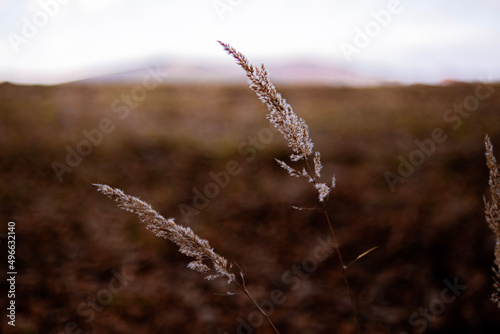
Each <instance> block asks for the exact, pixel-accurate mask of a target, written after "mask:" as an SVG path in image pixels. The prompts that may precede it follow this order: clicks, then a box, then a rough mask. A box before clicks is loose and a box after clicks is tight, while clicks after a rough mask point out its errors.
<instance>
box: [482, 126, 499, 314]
mask: <svg viewBox="0 0 500 334" xmlns="http://www.w3.org/2000/svg"><path fill="white" fill-rule="evenodd" d="M484 143H485V146H486V165H487V166H488V169H489V171H490V179H489V185H490V193H491V202H488V201H487V200H486V198H485V199H484V206H485V216H486V222H487V223H488V225H489V227H490V228H491V230H492V231H493V233H495V236H496V239H497V242H496V246H495V267H493V280H494V283H493V287H494V289H495V291H494V292H493V295H492V297H491V300H492V301H493V302H494V303H496V304H497V306H498V307H499V308H500V213H499V212H500V211H499V207H500V171H499V166H498V164H497V161H496V159H495V156H494V154H493V144H492V143H491V140H490V137H488V135H486V137H485V139H484Z"/></svg>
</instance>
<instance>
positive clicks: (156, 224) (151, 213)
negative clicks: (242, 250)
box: [94, 184, 279, 334]
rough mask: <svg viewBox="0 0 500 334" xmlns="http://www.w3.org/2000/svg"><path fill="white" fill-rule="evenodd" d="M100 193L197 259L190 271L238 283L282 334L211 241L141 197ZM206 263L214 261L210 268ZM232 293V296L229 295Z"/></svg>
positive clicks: (114, 190) (101, 189)
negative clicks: (161, 213) (168, 216)
mask: <svg viewBox="0 0 500 334" xmlns="http://www.w3.org/2000/svg"><path fill="white" fill-rule="evenodd" d="M94 186H96V187H97V191H99V192H100V193H102V194H104V195H106V196H107V197H109V198H110V199H112V200H114V201H115V202H117V203H118V207H120V208H121V209H123V210H125V211H128V212H131V213H135V214H136V215H137V216H139V220H140V222H141V223H144V224H146V228H147V229H148V230H150V231H152V232H153V233H154V234H155V235H156V236H157V237H161V238H165V239H167V240H170V241H172V242H173V243H175V244H176V245H177V246H179V252H181V253H182V254H185V255H187V256H189V257H193V258H195V261H192V262H190V263H189V264H188V268H189V269H192V270H195V271H198V272H201V273H203V274H207V276H206V277H205V279H208V280H214V279H216V278H219V277H225V278H227V280H228V281H227V283H228V284H229V283H231V282H234V283H235V284H236V285H237V286H238V288H239V289H240V290H241V291H242V292H243V293H244V294H245V295H246V296H247V297H248V298H249V299H250V300H251V301H252V303H253V304H254V305H255V306H256V307H257V309H258V310H259V312H261V313H262V314H263V315H264V317H265V318H266V319H267V321H268V322H269V324H270V325H271V327H272V328H273V330H274V331H275V332H276V333H278V334H279V332H278V330H277V329H276V327H275V326H274V324H273V322H272V321H271V319H270V318H269V316H268V315H267V314H266V312H265V311H264V310H263V309H262V308H261V307H260V306H259V304H258V303H257V302H256V301H255V299H254V298H253V297H252V295H251V294H250V291H249V290H248V288H247V286H246V283H245V279H244V274H243V272H242V271H241V268H240V267H239V266H238V268H239V269H240V274H239V275H240V277H241V278H240V280H241V281H240V280H238V279H236V276H235V275H234V274H233V273H232V272H231V268H232V265H231V264H230V263H229V262H228V260H226V259H225V258H224V257H222V256H221V255H219V254H217V253H216V252H215V251H214V250H213V248H212V247H210V244H209V243H208V241H207V240H205V239H202V238H200V237H198V236H197V235H196V234H195V233H194V232H193V230H191V229H190V228H189V227H184V226H180V225H177V224H176V223H175V220H174V219H173V218H169V219H165V218H164V217H163V216H161V215H160V214H159V213H158V212H156V211H155V210H153V208H151V205H149V204H147V203H146V202H144V201H142V200H140V199H139V198H137V197H134V196H130V195H127V194H125V193H124V192H123V191H121V190H120V189H117V188H112V187H110V186H108V185H105V184H94ZM206 262H211V266H208V265H207V264H206ZM228 294H231V293H229V292H228Z"/></svg>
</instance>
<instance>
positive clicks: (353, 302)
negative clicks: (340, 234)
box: [305, 159, 361, 334]
mask: <svg viewBox="0 0 500 334" xmlns="http://www.w3.org/2000/svg"><path fill="white" fill-rule="evenodd" d="M305 162H306V166H307V170H308V172H309V175H310V176H311V178H312V180H313V183H316V178H315V176H314V174H313V172H312V169H311V165H310V164H309V161H308V160H307V159H305ZM329 198H330V194H328V197H327V199H326V201H324V202H323V203H322V207H321V209H322V211H323V215H324V216H325V219H326V222H327V223H328V228H329V230H330V234H331V235H332V239H333V243H334V244H335V251H336V253H337V257H338V259H339V262H340V266H341V269H342V276H343V278H344V283H345V287H346V289H347V292H348V294H349V297H350V298H351V304H352V309H353V313H354V322H355V323H356V330H357V332H358V333H359V334H361V325H360V322H359V315H358V309H357V307H356V300H355V299H354V295H353V293H352V290H351V286H350V284H349V276H348V275H347V267H346V266H345V264H344V259H343V257H342V253H341V252H340V246H339V243H338V241H337V237H336V236H335V231H334V230H333V225H332V221H331V220H330V216H329V215H328V211H327V210H326V205H327V203H328V199H329Z"/></svg>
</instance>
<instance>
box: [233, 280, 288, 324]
mask: <svg viewBox="0 0 500 334" xmlns="http://www.w3.org/2000/svg"><path fill="white" fill-rule="evenodd" d="M235 282H236V284H237V285H238V288H239V289H240V290H241V291H242V292H243V293H244V294H245V295H246V296H247V297H248V298H249V299H250V300H251V301H252V303H253V304H254V305H255V307H257V309H258V310H259V312H260V313H262V315H263V316H264V317H265V318H266V319H267V322H268V323H269V324H270V325H271V327H272V328H273V330H274V332H275V333H276V334H280V332H279V331H278V329H277V328H276V326H274V323H273V322H272V320H271V318H269V316H268V315H267V313H266V312H265V311H264V310H263V309H262V307H260V305H259V304H258V303H257V302H256V301H255V299H254V298H253V297H252V295H251V294H250V291H248V289H247V286H246V284H245V279H244V278H243V276H242V282H241V283H240V282H238V281H237V280H235Z"/></svg>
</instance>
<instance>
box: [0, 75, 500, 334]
mask: <svg viewBox="0 0 500 334" xmlns="http://www.w3.org/2000/svg"><path fill="white" fill-rule="evenodd" d="M133 87H134V86H126V85H109V86H105V85H103V86H98V85H63V86H55V87H28V86H24V87H18V86H13V85H8V84H4V85H1V86H0V138H1V139H0V161H1V168H0V173H1V174H0V175H1V178H0V180H1V183H0V196H1V198H0V203H1V212H0V218H1V219H0V221H1V226H2V228H1V229H0V233H6V231H7V222H8V221H14V222H16V224H17V225H16V232H17V240H16V241H17V258H16V261H17V262H16V265H17V271H18V276H17V282H16V284H17V285H16V288H17V291H16V307H17V309H16V311H17V318H16V327H15V330H14V331H13V330H12V328H11V327H10V326H8V325H7V320H6V318H5V314H4V312H5V311H2V322H1V328H2V331H3V332H4V333H5V332H7V333H11V332H12V333H53V334H56V333H217V334H219V333H220V334H222V333H238V326H239V324H240V322H241V319H244V320H245V321H249V320H248V317H249V315H251V314H252V312H254V311H255V309H254V308H253V306H252V305H251V304H250V303H249V301H248V300H247V299H246V297H245V296H243V295H235V296H225V295H220V294H224V293H225V292H226V291H228V290H229V291H233V292H237V291H236V289H235V287H234V286H232V285H229V286H228V285H227V284H226V282H225V281H224V280H216V281H207V280H204V279H203V275H201V274H199V273H197V272H193V271H191V270H189V269H187V268H186V264H187V263H188V262H189V259H188V258H186V257H185V256H183V255H180V254H179V253H178V252H177V249H176V247H175V246H174V245H173V244H171V243H169V242H168V241H166V240H163V239H159V238H156V237H154V236H153V235H152V233H150V232H149V231H147V230H145V229H144V227H143V226H141V225H139V224H138V219H137V217H135V216H134V215H132V214H130V213H127V212H124V211H122V210H120V209H119V208H117V207H116V206H115V205H114V203H113V202H111V201H110V200H108V199H106V198H104V197H103V196H102V195H101V194H98V193H97V192H96V191H95V188H94V187H93V186H91V183H106V184H109V185H111V186H115V187H119V188H121V189H122V190H124V191H125V192H126V193H128V194H131V195H134V196H139V197H140V198H141V199H143V200H145V201H147V202H148V203H150V204H151V205H152V206H153V207H154V208H155V209H157V210H158V211H159V212H160V213H161V214H162V215H164V216H165V217H175V218H176V219H177V222H178V223H180V224H184V225H186V226H190V227H191V228H192V229H193V230H194V231H195V232H196V233H197V234H199V235H200V236H201V237H203V238H206V239H208V240H209V241H210V243H211V245H212V246H213V247H215V249H216V250H217V251H218V252H219V253H220V254H222V255H223V256H225V257H227V258H228V259H230V260H233V261H236V262H237V263H238V264H239V265H240V266H241V267H242V268H243V270H244V272H245V273H246V276H245V277H246V281H247V284H248V286H249V289H250V290H251V291H252V292H253V294H254V296H255V297H256V298H257V299H258V300H266V299H269V298H270V294H271V293H272V291H273V290H275V289H279V290H281V291H283V293H284V296H285V298H286V299H285V301H284V302H283V303H282V304H280V305H276V306H275V308H274V310H273V313H272V315H271V318H272V319H273V320H274V322H275V324H276V325H277V327H278V328H279V329H280V330H281V332H282V333H353V326H352V314H351V312H352V310H351V307H350V303H349V298H348V295H347V294H346V292H345V289H344V284H343V280H342V276H341V271H340V268H339V264H338V261H337V259H336V257H335V256H333V255H332V256H330V257H329V258H328V259H326V260H325V261H323V262H320V263H318V267H317V268H315V269H314V270H311V272H310V273H308V275H307V277H305V276H304V277H303V279H300V280H299V279H297V277H298V276H297V277H295V280H294V282H295V283H294V284H291V283H290V282H287V281H286V280H284V279H283V275H285V274H286V273H287V272H288V274H289V273H290V272H289V271H290V270H291V268H293V266H294V265H295V266H301V265H304V264H305V263H308V262H307V258H308V257H310V256H312V253H313V251H314V249H315V247H317V245H318V241H317V238H318V237H321V238H326V237H327V236H328V228H327V225H326V222H325V221H324V220H323V219H322V216H321V214H320V212H316V211H297V210H294V209H292V208H291V206H292V205H296V206H302V207H313V206H315V205H316V194H315V192H314V189H312V187H311V185H310V184H307V183H304V180H302V179H295V178H290V177H289V176H288V175H287V173H286V172H285V171H284V170H282V169H280V168H279V166H277V164H276V163H275V162H274V159H273V158H275V157H277V158H281V159H283V160H285V159H287V156H288V155H289V153H290V151H289V149H288V148H287V147H286V144H285V143H284V140H283V139H282V138H281V137H280V136H279V135H278V134H276V133H275V134H274V135H273V136H272V137H269V136H268V137H262V135H264V134H269V133H271V132H270V131H269V130H263V129H266V128H269V125H268V123H267V121H266V119H265V116H264V115H265V113H266V109H265V106H264V105H262V104H261V102H260V101H258V99H257V98H256V97H255V96H254V94H253V92H251V91H250V90H249V89H248V88H247V87H243V86H241V87H239V86H238V87H236V86H223V85H220V86H218V85H211V86H203V85H172V86H162V87H158V88H156V89H154V90H151V91H149V92H148V95H147V97H146V98H145V99H144V100H143V101H139V102H137V105H135V104H133V105H132V106H133V107H134V108H132V107H128V109H129V111H128V114H127V113H126V108H125V107H124V106H125V104H124V103H123V102H120V101H119V100H118V101H119V102H116V101H117V99H120V98H125V97H124V96H125V95H130V94H131V93H132V92H133ZM477 87H478V85H477V84H463V85H454V86H444V87H432V86H409V87H380V88H362V89H361V88H359V89H351V88H325V87H284V88H280V87H278V89H280V90H281V91H282V93H283V95H284V97H285V98H286V99H287V101H288V102H289V103H290V104H291V105H292V106H293V107H294V110H295V111H296V112H297V113H298V114H299V115H300V116H302V117H303V118H305V119H306V121H307V123H308V124H309V128H310V131H311V136H312V138H313V141H314V142H315V143H316V148H317V149H318V150H319V151H320V152H321V153H322V159H323V162H324V165H325V170H324V173H323V174H324V175H325V177H327V178H328V177H329V176H330V175H331V174H335V175H336V177H337V187H336V189H335V190H334V192H333V194H332V196H331V198H330V201H329V212H330V214H331V216H332V217H333V219H334V227H335V228H336V233H337V235H338V238H339V239H340V241H341V243H342V250H343V252H344V256H345V258H346V262H349V261H350V260H352V259H354V258H355V257H356V256H357V255H358V254H360V253H362V252H364V251H365V250H367V249H369V248H371V247H373V246H377V245H378V246H380V248H379V249H378V250H376V251H375V252H373V253H371V254H370V255H368V256H367V257H365V258H363V259H362V260H360V261H359V262H358V263H356V264H354V265H353V266H352V267H351V268H350V269H349V272H350V277H351V284H352V286H353V289H354V292H355V296H356V300H357V302H358V307H359V313H360V315H361V318H362V323H363V327H364V332H365V333H400V332H401V331H405V332H408V333H498V332H499V330H500V310H499V309H497V308H495V305H494V304H493V303H492V302H490V300H489V298H490V293H491V289H492V279H491V275H490V273H491V267H492V263H493V249H494V244H495V240H494V238H493V234H492V233H491V231H490V230H489V229H488V227H487V225H486V223H485V220H484V215H483V196H487V195H488V180H487V177H488V174H487V173H488V172H487V168H486V167H485V159H484V144H483V139H484V135H485V134H486V133H488V134H489V135H490V136H491V137H492V140H493V144H494V145H495V148H496V149H497V150H496V153H497V156H498V157H499V158H500V112H499V111H500V85H494V86H492V87H494V89H495V91H494V93H493V94H492V95H491V96H490V97H489V98H487V99H485V100H484V101H481V102H480V104H479V106H478V108H477V110H475V111H474V112H472V113H471V114H470V117H468V118H464V117H461V118H459V119H457V118H455V119H454V121H453V122H451V121H450V119H448V122H447V121H446V120H444V119H443V115H445V113H446V110H447V109H449V108H453V105H454V104H460V103H463V102H464V101H465V100H466V99H467V97H469V96H474V94H475V90H476V88H477ZM124 94H125V95H124ZM119 108H121V109H119ZM125 115H126V117H125ZM450 115H451V114H448V116H450ZM120 116H122V118H123V119H121V118H120ZM454 116H455V117H456V116H457V115H456V114H454ZM104 118H108V119H109V120H110V122H111V123H110V124H111V125H109V124H108V128H112V130H110V131H109V133H106V134H104V135H103V137H102V143H100V144H98V145H93V146H92V152H91V153H90V154H88V155H87V156H85V157H83V159H82V161H81V162H80V163H79V164H78V165H77V166H76V167H74V168H72V172H71V173H69V172H68V173H64V174H63V175H62V181H61V182H60V181H59V180H58V177H57V176H56V173H55V172H54V170H53V166H52V164H53V163H54V161H57V162H59V163H61V164H64V163H65V159H66V155H67V152H68V151H67V147H68V146H69V147H70V148H72V149H76V148H77V146H78V145H79V144H80V143H81V142H82V141H83V140H85V139H86V137H85V136H84V134H83V133H82V131H84V130H86V131H91V130H92V129H96V128H98V127H99V125H100V124H101V122H102V120H103V119H104ZM458 120H460V121H461V124H458V123H455V122H458ZM455 124H456V125H457V128H456V129H454V128H453V127H452V126H453V125H455ZM436 128H441V129H443V131H444V134H445V135H446V140H445V141H444V142H443V143H440V144H438V145H436V149H435V151H434V152H432V154H430V155H429V156H425V159H424V161H423V163H422V164H421V165H420V166H418V167H417V168H416V170H415V171H414V172H413V174H412V175H410V176H409V177H408V178H406V181H405V182H404V183H397V184H396V187H395V191H394V192H392V191H391V190H390V188H389V186H388V184H387V182H386V180H385V178H384V173H385V172H386V171H391V172H393V173H397V168H398V164H399V163H400V162H399V160H398V157H399V156H402V157H404V158H405V159H408V157H409V155H410V154H411V153H412V152H413V151H414V150H415V149H417V146H416V144H415V140H420V141H422V140H425V139H428V138H431V133H432V132H433V130H434V129H436ZM259 134H260V135H261V137H259ZM263 139H264V140H263ZM230 161H236V163H237V164H238V166H239V167H240V169H241V170H240V169H239V172H238V173H237V175H233V176H231V179H230V182H229V184H228V185H227V186H225V187H219V191H218V192H219V194H218V195H217V196H215V197H213V198H211V199H209V201H208V204H206V206H205V207H204V208H202V209H200V210H199V213H198V214H197V215H193V216H191V218H192V219H190V220H189V221H188V220H186V219H183V215H182V214H181V211H180V209H179V204H184V205H186V206H191V207H193V198H194V197H195V194H196V191H198V190H199V191H201V192H203V191H204V187H206V185H207V184H209V183H211V182H213V180H212V179H211V176H210V175H213V173H220V172H221V171H224V170H226V166H227V164H228V162H230ZM211 173H212V174H211ZM194 189H196V190H194ZM1 240H2V243H1V245H0V247H1V250H2V256H1V257H2V259H3V260H2V262H4V263H5V261H6V260H5V259H6V255H5V254H6V242H5V238H3V239H1ZM2 268H4V266H3V265H2ZM3 271H4V272H6V270H3ZM113 272H115V273H116V272H118V273H122V274H123V275H130V276H133V278H130V279H129V280H127V281H125V282H126V283H125V284H126V286H125V285H121V286H120V289H117V290H118V291H116V292H115V293H111V294H110V293H109V291H110V290H109V284H110V282H113V280H114V277H115V275H114V274H113ZM2 276H3V274H2ZM445 280H448V281H449V282H454V281H457V282H458V283H459V284H461V285H466V286H467V288H465V290H463V291H462V292H460V295H459V296H455V298H454V300H453V301H450V302H446V303H444V302H442V292H443V290H444V289H445V288H446V283H444V281H445ZM114 282H115V283H116V280H114ZM1 287H2V291H4V292H2V296H1V299H0V300H1V305H0V306H1V309H2V310H5V308H6V304H5V302H6V299H7V298H6V292H5V291H6V288H7V283H6V281H5V279H2V281H1ZM292 288H296V289H294V290H292ZM446 296H447V297H448V298H449V297H450V295H449V294H448V295H446ZM92 300H94V301H95V302H94V304H92ZM91 305H94V307H92V306H91ZM441 306H443V308H441ZM425 308H428V309H429V310H430V311H427V312H428V313H427V318H426V317H425V316H422V315H421V314H418V313H419V312H424V311H422V310H423V309H425ZM238 319H240V320H238ZM239 332H240V333H248V332H249V331H248V330H246V329H243V328H242V327H240V330H239ZM255 333H271V331H270V328H269V326H268V325H267V324H266V323H264V324H263V325H262V326H259V327H257V328H255Z"/></svg>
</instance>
